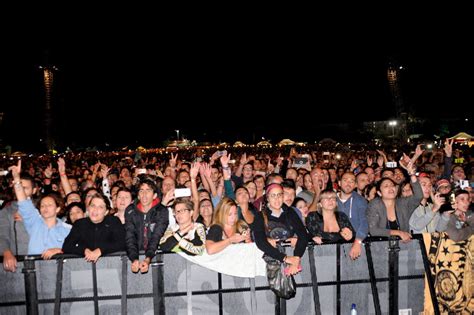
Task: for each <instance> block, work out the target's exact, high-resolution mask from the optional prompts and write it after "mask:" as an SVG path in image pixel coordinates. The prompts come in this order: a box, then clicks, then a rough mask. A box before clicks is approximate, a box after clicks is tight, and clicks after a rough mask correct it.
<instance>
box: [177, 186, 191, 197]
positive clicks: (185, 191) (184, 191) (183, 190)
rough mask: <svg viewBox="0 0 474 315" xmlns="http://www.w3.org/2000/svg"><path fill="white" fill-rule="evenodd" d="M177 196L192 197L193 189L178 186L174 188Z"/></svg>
mask: <svg viewBox="0 0 474 315" xmlns="http://www.w3.org/2000/svg"><path fill="white" fill-rule="evenodd" d="M174 196H175V198H179V197H190V196H191V189H189V188H176V189H175V190H174Z"/></svg>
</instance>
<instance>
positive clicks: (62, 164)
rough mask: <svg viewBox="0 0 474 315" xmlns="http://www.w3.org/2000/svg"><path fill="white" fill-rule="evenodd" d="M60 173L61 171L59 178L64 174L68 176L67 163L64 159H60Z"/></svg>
mask: <svg viewBox="0 0 474 315" xmlns="http://www.w3.org/2000/svg"><path fill="white" fill-rule="evenodd" d="M58 171H59V176H61V175H62V174H64V175H66V161H64V159H63V158H62V157H60V158H59V159H58Z"/></svg>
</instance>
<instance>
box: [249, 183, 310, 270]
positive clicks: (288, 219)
mask: <svg viewBox="0 0 474 315" xmlns="http://www.w3.org/2000/svg"><path fill="white" fill-rule="evenodd" d="M265 198H266V200H264V204H265V205H264V206H263V209H262V211H261V212H260V213H258V214H257V215H256V216H255V221H254V222H253V224H252V225H251V229H252V232H253V235H254V238H255V243H256V245H257V247H258V248H259V249H260V250H261V251H263V252H264V253H265V255H267V256H270V257H271V258H274V259H276V260H279V261H280V262H283V261H284V262H286V263H287V264H289V265H290V268H289V273H290V274H292V275H294V274H297V273H298V272H300V271H301V269H299V268H300V263H301V257H303V255H304V252H305V250H306V245H308V234H307V233H306V229H305V227H304V225H303V223H302V222H301V219H300V218H299V216H298V214H297V213H296V212H295V210H294V209H293V208H291V207H287V206H286V205H285V204H284V203H283V187H282V186H281V185H280V184H276V183H274V184H270V185H268V186H267V188H266V189H265ZM295 234H296V236H297V241H296V244H295V249H294V254H293V256H286V255H285V253H284V250H283V248H281V246H279V241H281V240H286V239H288V238H291V237H292V236H294V235H295Z"/></svg>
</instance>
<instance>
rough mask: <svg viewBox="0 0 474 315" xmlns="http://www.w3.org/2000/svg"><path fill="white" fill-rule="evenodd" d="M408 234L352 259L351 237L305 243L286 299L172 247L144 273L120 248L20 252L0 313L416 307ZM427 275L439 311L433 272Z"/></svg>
mask: <svg viewBox="0 0 474 315" xmlns="http://www.w3.org/2000/svg"><path fill="white" fill-rule="evenodd" d="M414 240H415V242H411V243H409V244H401V243H399V242H398V241H397V240H395V239H388V238H368V239H367V240H366V241H365V242H364V243H365V253H364V251H363V254H362V255H361V257H360V258H359V259H358V260H357V261H352V260H350V258H349V257H348V255H347V253H348V251H349V250H350V246H351V244H325V245H314V244H311V245H309V246H308V251H307V253H306V254H305V256H304V257H303V259H302V264H303V271H302V273H300V274H298V275H297V276H296V277H295V279H296V281H297V284H298V292H297V295H296V297H295V298H293V299H291V300H288V301H286V300H280V299H278V298H276V297H275V295H274V294H273V293H272V292H271V291H270V290H269V288H268V285H267V281H266V278H265V277H255V278H248V279H247V280H245V278H238V277H231V276H227V275H224V274H220V273H216V272H213V271H211V270H209V269H206V268H204V267H201V266H199V265H197V264H193V263H191V262H189V261H188V260H186V259H183V258H182V257H180V256H179V255H177V254H172V253H161V252H160V253H159V254H158V255H157V256H156V257H155V259H154V260H153V262H152V264H151V271H150V272H149V273H147V274H133V273H131V271H130V263H129V262H128V259H127V257H126V256H124V253H117V254H114V255H110V256H107V257H101V258H100V259H99V261H98V262H97V263H96V264H91V263H87V262H85V261H84V259H83V258H73V257H72V256H65V255H62V256H59V257H58V258H57V259H56V260H49V261H43V260H41V259H40V257H38V256H20V257H18V258H19V261H20V262H19V265H20V267H19V269H20V270H21V273H20V272H18V271H17V272H16V273H5V272H4V271H3V270H2V271H0V276H1V277H0V278H1V279H2V281H1V283H3V285H1V286H0V297H1V299H0V314H5V313H8V314H15V313H20V314H24V313H27V314H40V313H42V314H46V313H47V314H50V313H54V314H76V313H94V314H102V313H109V312H110V313H122V314H144V313H147V312H150V311H153V312H154V313H155V314H165V313H169V314H177V313H184V312H187V313H192V312H194V313H198V314H203V313H205V314H213V313H215V314H227V313H228V314H234V313H239V314H263V313H264V314H268V313H274V314H287V312H288V313H295V314H311V313H313V314H344V313H346V314H347V313H349V310H350V306H351V304H352V303H356V304H357V308H358V311H359V313H360V314H382V313H388V314H398V310H399V309H412V312H413V313H415V314H416V313H417V312H420V311H422V310H423V303H424V294H423V290H424V275H425V274H430V272H429V262H428V260H427V255H426V251H425V248H424V243H423V239H422V236H421V235H415V236H414ZM417 243H418V244H417ZM236 259H238V258H236ZM22 274H23V275H22ZM216 274H217V275H216ZM21 278H23V279H21ZM22 280H23V281H22ZM427 280H428V284H429V286H430V290H431V293H432V294H431V296H432V303H433V306H434V311H435V314H439V309H438V304H437V301H436V298H435V297H436V295H435V294H434V286H433V284H434V280H433V279H432V277H431V276H429V277H428V278H427ZM247 281H248V282H247ZM22 283H23V285H22Z"/></svg>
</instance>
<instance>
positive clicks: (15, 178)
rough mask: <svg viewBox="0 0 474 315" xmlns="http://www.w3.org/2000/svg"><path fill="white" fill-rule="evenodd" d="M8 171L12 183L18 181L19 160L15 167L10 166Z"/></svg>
mask: <svg viewBox="0 0 474 315" xmlns="http://www.w3.org/2000/svg"><path fill="white" fill-rule="evenodd" d="M8 170H9V171H11V172H12V177H13V181H15V182H18V181H20V174H21V160H18V163H17V164H16V165H12V166H10V167H9V168H8Z"/></svg>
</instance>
